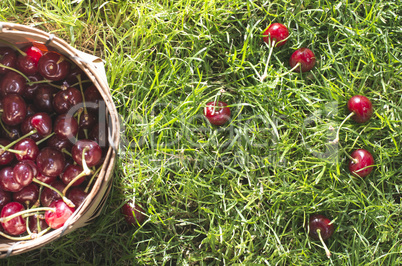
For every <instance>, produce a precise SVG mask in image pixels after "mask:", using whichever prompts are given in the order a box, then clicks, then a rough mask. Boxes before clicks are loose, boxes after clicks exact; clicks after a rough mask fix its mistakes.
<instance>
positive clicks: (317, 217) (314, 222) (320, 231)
mask: <svg viewBox="0 0 402 266" xmlns="http://www.w3.org/2000/svg"><path fill="white" fill-rule="evenodd" d="M307 231H308V234H309V236H310V237H311V238H312V239H314V240H319V241H321V244H322V245H323V247H324V250H325V254H326V255H327V257H328V258H330V257H331V252H330V251H329V249H328V247H327V245H325V242H324V241H325V240H327V239H328V238H330V237H331V236H332V234H333V233H334V231H335V226H334V224H333V223H332V221H331V220H330V219H329V218H327V217H326V216H324V215H322V214H313V215H311V216H310V218H309V222H308V229H307Z"/></svg>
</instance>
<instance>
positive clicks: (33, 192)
mask: <svg viewBox="0 0 402 266" xmlns="http://www.w3.org/2000/svg"><path fill="white" fill-rule="evenodd" d="M12 194H13V201H16V202H19V203H21V204H22V205H24V206H26V207H27V208H29V207H32V206H33V205H34V204H35V203H36V202H37V200H38V198H39V186H38V185H36V184H35V183H31V184H29V185H28V186H26V187H24V188H23V189H22V190H20V191H18V192H14V193H12Z"/></svg>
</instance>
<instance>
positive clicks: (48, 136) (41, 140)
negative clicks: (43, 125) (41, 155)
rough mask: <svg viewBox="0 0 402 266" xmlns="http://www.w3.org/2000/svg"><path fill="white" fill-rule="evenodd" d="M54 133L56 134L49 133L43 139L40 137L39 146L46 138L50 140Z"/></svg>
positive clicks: (37, 143)
mask: <svg viewBox="0 0 402 266" xmlns="http://www.w3.org/2000/svg"><path fill="white" fill-rule="evenodd" d="M54 134H56V133H55V132H52V133H50V134H49V135H47V136H46V137H44V138H43V139H40V140H38V141H37V142H36V145H37V146H39V144H41V143H43V142H45V141H46V140H48V139H49V138H50V137H51V136H53V135H54Z"/></svg>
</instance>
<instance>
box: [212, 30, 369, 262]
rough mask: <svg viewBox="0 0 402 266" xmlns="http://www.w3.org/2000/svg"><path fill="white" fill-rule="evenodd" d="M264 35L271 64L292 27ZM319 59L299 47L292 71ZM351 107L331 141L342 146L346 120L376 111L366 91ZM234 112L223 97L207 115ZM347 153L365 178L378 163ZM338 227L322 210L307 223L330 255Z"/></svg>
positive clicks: (223, 116)
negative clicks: (274, 49)
mask: <svg viewBox="0 0 402 266" xmlns="http://www.w3.org/2000/svg"><path fill="white" fill-rule="evenodd" d="M263 35H264V37H263V40H264V42H266V43H267V44H268V45H269V47H270V51H269V56H268V60H267V64H266V66H268V63H269V58H270V56H271V53H272V50H273V48H274V47H278V46H282V45H284V44H285V43H286V41H287V39H288V37H289V31H288V29H287V28H286V26H285V25H283V24H280V23H274V24H272V25H270V26H269V27H268V28H267V30H266V31H265V32H264V34H263ZM315 62H316V60H315V56H314V53H313V52H312V51H311V50H310V49H308V48H299V49H297V50H296V51H295V52H294V53H293V54H292V56H291V57H290V60H289V65H290V67H291V68H292V69H291V70H290V71H289V72H292V71H297V72H306V71H310V70H311V69H313V67H314V65H315ZM266 77H267V68H265V72H264V74H263V75H262V76H260V81H263V80H264V79H265V78H266ZM347 107H348V110H349V112H350V114H349V115H348V116H347V117H346V118H345V119H344V121H343V122H342V123H341V124H340V126H339V128H338V130H337V133H336V138H335V139H334V140H333V141H331V143H332V144H339V146H340V147H341V149H342V150H343V148H342V146H341V145H340V143H339V133H340V129H341V128H342V126H343V124H344V123H345V122H346V121H347V120H348V119H349V118H352V119H353V120H354V121H355V122H356V123H366V122H367V121H368V120H369V119H370V118H371V116H372V115H373V107H372V103H371V102H370V100H369V99H368V98H367V97H365V96H362V95H355V96H353V97H352V98H350V99H349V101H348V103H347ZM230 113H231V111H230V108H229V107H228V106H227V104H226V103H225V102H222V101H212V102H208V103H207V105H206V107H205V108H204V115H205V117H206V118H207V120H208V121H209V122H210V123H211V124H212V125H214V126H222V125H224V124H226V123H228V122H229V120H230ZM343 151H344V150H343ZM345 154H346V156H347V157H348V158H349V159H350V161H349V171H350V172H351V174H353V175H354V176H356V177H359V178H364V177H366V176H368V175H369V174H370V173H371V172H372V170H373V166H374V164H375V163H374V159H373V156H372V155H371V154H370V152H369V151H367V150H365V149H357V150H355V151H353V152H352V154H350V155H349V154H347V153H346V152H345ZM334 230H335V227H334V221H331V220H330V219H329V218H327V217H326V216H324V215H322V214H313V215H311V216H310V218H309V221H308V225H307V231H308V234H309V235H310V237H311V238H312V239H315V240H320V241H321V243H322V244H323V247H324V249H325V252H326V255H327V256H328V257H330V256H331V253H330V251H329V250H328V248H327V246H326V245H325V242H324V241H325V240H327V239H328V238H330V237H331V236H332V234H333V233H334Z"/></svg>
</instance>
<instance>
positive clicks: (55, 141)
mask: <svg viewBox="0 0 402 266" xmlns="http://www.w3.org/2000/svg"><path fill="white" fill-rule="evenodd" d="M46 145H47V146H49V147H53V148H55V149H57V150H59V151H62V150H63V149H66V151H68V152H70V151H71V148H72V147H73V143H72V142H71V141H70V140H69V139H59V138H58V137H57V136H56V135H53V136H51V137H50V138H49V139H48V141H47V142H46Z"/></svg>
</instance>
